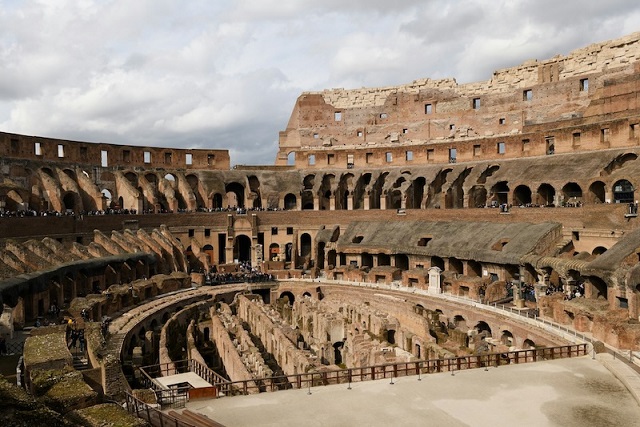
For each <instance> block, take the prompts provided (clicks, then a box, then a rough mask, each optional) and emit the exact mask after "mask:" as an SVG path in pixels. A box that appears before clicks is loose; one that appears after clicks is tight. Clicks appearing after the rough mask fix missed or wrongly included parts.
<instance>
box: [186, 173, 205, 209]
mask: <svg viewBox="0 0 640 427" xmlns="http://www.w3.org/2000/svg"><path fill="white" fill-rule="evenodd" d="M185 178H186V180H187V184H189V188H191V192H192V193H193V195H194V196H195V198H196V208H203V207H205V206H204V203H205V202H204V198H203V196H202V194H201V193H200V190H201V189H200V180H199V179H198V176H197V175H194V174H189V175H187V176H186V177H185ZM205 197H206V196H205Z"/></svg>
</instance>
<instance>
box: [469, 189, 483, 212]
mask: <svg viewBox="0 0 640 427" xmlns="http://www.w3.org/2000/svg"><path fill="white" fill-rule="evenodd" d="M486 205H487V189H486V188H484V186H483V185H474V186H473V187H471V190H469V207H474V208H484V207H485V206H486Z"/></svg>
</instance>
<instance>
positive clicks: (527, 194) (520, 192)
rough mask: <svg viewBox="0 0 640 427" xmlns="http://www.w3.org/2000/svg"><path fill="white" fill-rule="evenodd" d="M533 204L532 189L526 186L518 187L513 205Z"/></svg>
mask: <svg viewBox="0 0 640 427" xmlns="http://www.w3.org/2000/svg"><path fill="white" fill-rule="evenodd" d="M530 204H531V189H530V188H529V187H527V186H526V185H518V186H517V187H516V189H515V190H513V205H514V206H526V205H530Z"/></svg>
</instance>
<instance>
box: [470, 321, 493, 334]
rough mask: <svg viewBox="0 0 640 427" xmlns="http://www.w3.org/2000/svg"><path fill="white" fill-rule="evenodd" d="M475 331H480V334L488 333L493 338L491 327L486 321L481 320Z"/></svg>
mask: <svg viewBox="0 0 640 427" xmlns="http://www.w3.org/2000/svg"><path fill="white" fill-rule="evenodd" d="M474 329H475V330H476V331H478V333H482V332H487V333H488V334H489V336H492V334H493V333H492V332H491V327H490V326H489V324H488V323H487V322H485V321H484V320H480V321H479V322H478V323H476V326H475V327H474Z"/></svg>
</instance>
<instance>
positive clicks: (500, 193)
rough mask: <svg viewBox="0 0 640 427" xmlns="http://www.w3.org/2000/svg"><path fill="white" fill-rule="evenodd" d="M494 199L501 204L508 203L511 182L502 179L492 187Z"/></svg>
mask: <svg viewBox="0 0 640 427" xmlns="http://www.w3.org/2000/svg"><path fill="white" fill-rule="evenodd" d="M491 194H492V195H493V196H492V199H493V201H495V202H497V203H498V204H500V205H504V204H507V203H508V200H509V184H508V183H507V181H500V182H498V183H496V184H495V185H494V186H493V187H491Z"/></svg>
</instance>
